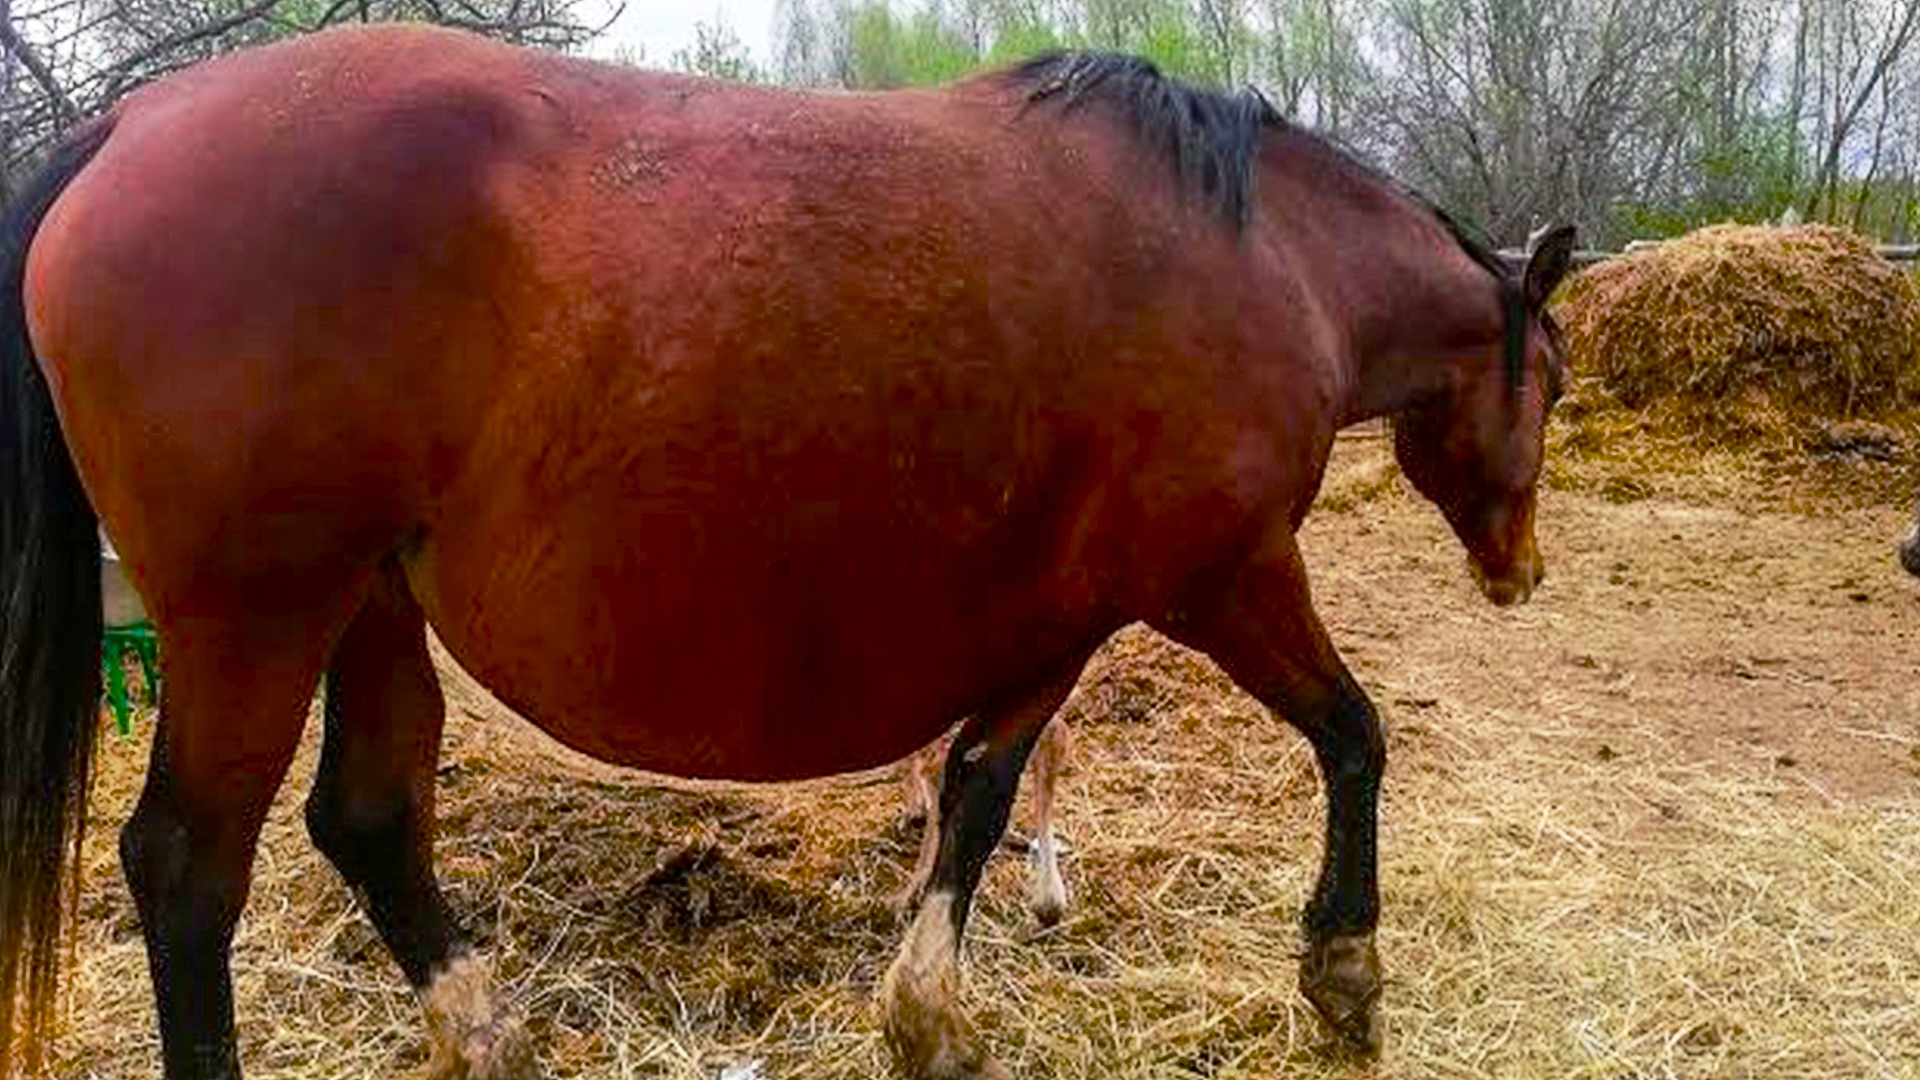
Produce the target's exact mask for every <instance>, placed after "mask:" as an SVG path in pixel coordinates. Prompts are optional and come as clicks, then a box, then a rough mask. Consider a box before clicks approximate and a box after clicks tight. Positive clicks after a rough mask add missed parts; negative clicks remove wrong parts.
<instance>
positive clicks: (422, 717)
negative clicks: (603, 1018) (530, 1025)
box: [307, 563, 536, 1080]
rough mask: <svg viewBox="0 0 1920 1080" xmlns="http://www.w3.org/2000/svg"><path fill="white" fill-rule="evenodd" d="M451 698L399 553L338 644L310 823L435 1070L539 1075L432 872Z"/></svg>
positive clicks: (500, 1076)
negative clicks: (366, 920) (355, 902)
mask: <svg viewBox="0 0 1920 1080" xmlns="http://www.w3.org/2000/svg"><path fill="white" fill-rule="evenodd" d="M444 716H445V703H444V702H443V700H442V699H441V696H440V684H439V680H438V678H437V677H436V676H435V674H434V670H433V660H432V658H431V656H430V655H429V654H428V651H427V638H426V621H425V619H424V617H423V616H422V615H421V613H420V608H419V607H418V605H416V604H415V603H414V600H413V596H412V594H411V593H409V592H408V591H407V587H406V582H405V579H404V577H403V576H402V575H401V573H400V572H399V570H398V569H397V568H396V567H394V566H393V565H392V564H391V563H389V564H388V566H387V567H386V569H385V571H384V572H383V573H382V575H381V577H380V579H379V581H378V582H376V584H375V586H374V588H373V591H372V593H371V594H370V595H369V596H368V598H367V601H366V603H365V605H364V606H362V607H361V609H360V611H359V612H358V613H357V614H356V615H355V616H354V619H353V622H352V623H351V624H350V625H349V626H348V627H347V631H346V633H345V635H344V636H342V637H341V639H340V644H339V646H338V647H337V648H336V649H335V650H334V654H333V662H332V665H331V666H330V667H329V668H328V671H327V700H326V741H325V743H324V745H323V746H322V748H321V753H320V772H319V775H318V776H317V777H316V778H315V781H314V785H313V791H312V794H311V795H309V796H308V799H307V829H308V832H309V833H310V834H311V835H312V836H313V840H314V843H315V845H316V846H318V847H319V848H320V850H321V851H322V852H324V853H325V854H326V856H327V858H328V859H330V860H332V862H333V864H334V866H335V867H337V868H338V869H339V871H340V874H341V876H342V877H344V878H346V880H347V883H348V884H349V885H350V886H352V887H353V888H354V889H355V890H356V891H357V892H358V893H359V895H360V897H361V900H362V902H363V904H364V906H365V908H366V911H367V914H368V916H369V917H370V918H371V919H372V920H373V924H374V927H375V928H376V929H377V930H378V931H379V933H380V937H381V940H383V941H385V942H386V944H387V948H388V950H389V951H391V952H392V953H393V957H394V959H395V960H396V961H398V962H399V964H400V968H401V970H402V971H403V972H404V973H405V974H406V977H407V981H408V983H409V984H411V985H412V986H413V988H414V990H415V991H416V992H418V993H419V994H420V996H421V1002H422V1005H423V1007H424V1008H425V1011H426V1014H427V1026H428V1030H429V1034H430V1035H431V1037H432V1042H433V1060H432V1062H430V1063H429V1065H428V1073H429V1074H430V1075H436V1076H447V1077H458V1078H461V1080H508V1078H513V1080H519V1078H521V1077H531V1076H534V1075H536V1067H535V1063H534V1058H533V1053H532V1048H531V1043H530V1041H529V1040H528V1039H527V1038H526V1036H525V1033H524V1031H523V1030H522V1029H521V1028H520V1026H519V1025H518V1023H517V1022H515V1021H514V1019H513V1018H512V1017H511V1016H510V1015H509V1014H507V1013H506V1012H504V1011H502V1010H500V1009H499V1008H498V1007H497V1006H496V1004H495V1003H494V1001H493V995H492V990H491V987H490V986H489V980H488V975H487V970H486V966H485V964H484V963H483V962H482V961H481V960H479V959H478V958H477V957H475V956H473V955H472V954H471V953H469V951H468V949H467V947H466V943H465V942H464V941H463V940H462V939H461V937H460V934H459V932H458V930H456V929H455V927H454V925H453V920H452V917H451V915H450V913H449V912H448V910H447V905H446V902H445V900H444V899H443V898H442V896H441V894H440V884H439V881H438V880H437V879H436V878H435V876H434V871H433V834H434V828H433V798H434V779H435V773H436V769H435V766H436V763H437V762H438V760H439V755H440V728H441V722H442V720H443V719H444Z"/></svg>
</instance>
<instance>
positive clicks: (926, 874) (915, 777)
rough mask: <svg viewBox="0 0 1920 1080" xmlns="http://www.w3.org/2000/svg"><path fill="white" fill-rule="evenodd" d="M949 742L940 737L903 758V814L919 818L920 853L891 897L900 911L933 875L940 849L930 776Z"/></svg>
mask: <svg viewBox="0 0 1920 1080" xmlns="http://www.w3.org/2000/svg"><path fill="white" fill-rule="evenodd" d="M949 745H951V744H950V742H949V741H948V740H947V739H946V738H945V737H942V738H940V739H938V740H935V741H934V742H933V743H932V744H931V745H929V746H927V747H925V748H924V749H921V750H918V751H916V752H915V753H914V755H913V757H911V758H909V759H908V760H907V774H906V777H905V778H904V783H905V787H906V799H905V802H906V813H907V820H909V821H911V820H913V818H914V817H915V815H916V814H918V815H919V816H920V819H921V820H920V856H919V857H918V858H917V859H915V860H914V863H913V872H912V873H911V874H908V875H907V886H906V888H904V889H901V890H900V895H899V896H898V897H896V898H895V899H894V907H896V908H897V909H899V910H900V911H902V912H905V911H910V910H912V909H913V907H914V905H916V904H918V903H919V902H920V897H921V896H922V895H923V894H924V893H925V892H926V888H927V879H928V878H930V877H932V876H933V859H934V856H935V855H937V854H939V851H940V787H939V785H938V784H936V783H934V780H933V775H934V770H935V769H937V768H939V767H940V766H941V763H942V762H943V761H944V760H945V759H944V758H943V757H942V756H941V751H942V750H945V749H947V747H948V746H949Z"/></svg>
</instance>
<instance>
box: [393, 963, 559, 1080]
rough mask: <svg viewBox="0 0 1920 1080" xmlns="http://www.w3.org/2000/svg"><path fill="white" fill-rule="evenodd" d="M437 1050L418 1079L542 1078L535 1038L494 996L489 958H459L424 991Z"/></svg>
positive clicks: (495, 1079)
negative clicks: (487, 962) (484, 959)
mask: <svg viewBox="0 0 1920 1080" xmlns="http://www.w3.org/2000/svg"><path fill="white" fill-rule="evenodd" d="M424 998H425V1001H424V1004H425V1006H426V1012H427V1034H428V1036H429V1037H430V1038H431V1039H432V1040H433V1056H432V1058H431V1059H430V1060H429V1061H428V1062H427V1064H426V1066H425V1067H424V1068H423V1069H421V1070H420V1071H419V1072H418V1073H417V1074H416V1076H417V1077H418V1080H542V1073H541V1071H540V1061H539V1058H538V1057H536V1056H535V1054H534V1052H533V1039H532V1038H531V1037H530V1036H529V1035H528V1034H527V1029H526V1028H525V1027H524V1026H523V1025H522V1024H521V1023H520V1019H519V1017H518V1016H516V1015H514V1013H513V1012H512V1010H510V1009H508V1008H504V1007H502V1006H501V1005H500V1004H499V1003H498V1002H496V1001H495V1000H494V997H493V988H492V980H491V977H490V975H489V973H488V970H487V967H486V965H485V963H483V962H481V961H479V960H478V959H476V958H474V957H471V956H462V957H457V958H455V959H454V960H453V961H452V962H451V963H450V964H448V965H447V967H446V968H445V969H443V970H442V971H441V972H440V974H439V975H438V976H437V977H436V978H435V979H434V981H433V983H432V984H431V985H430V986H429V987H428V988H427V991H426V993H425V995H424Z"/></svg>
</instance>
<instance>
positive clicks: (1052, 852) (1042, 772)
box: [894, 720, 1073, 926]
mask: <svg viewBox="0 0 1920 1080" xmlns="http://www.w3.org/2000/svg"><path fill="white" fill-rule="evenodd" d="M1072 747H1073V734H1072V732H1070V731H1069V730H1067V725H1066V722H1065V721H1064V720H1056V721H1054V722H1052V723H1050V724H1048V725H1047V726H1046V727H1045V728H1044V729H1043V730H1042V731H1041V734H1040V739H1039V741H1038V742H1037V743H1035V744H1034V748H1033V756H1032V761H1031V764H1030V766H1029V770H1028V774H1027V779H1028V782H1029V783H1030V784H1032V791H1033V822H1034V824H1033V830H1034V836H1033V846H1032V848H1031V849H1030V850H1031V856H1032V860H1033V889H1032V896H1033V899H1032V907H1033V915H1034V918H1036V919H1038V920H1039V921H1040V925H1041V926H1052V925H1054V924H1055V923H1058V922H1059V921H1060V917H1061V916H1062V915H1063V914H1065V913H1066V910H1067V886H1066V883H1065V882H1064V881H1062V880H1061V878H1060V859H1059V855H1058V853H1057V851H1056V849H1055V844H1054V838H1053V792H1054V787H1055V786H1056V785H1057V784H1058V783H1059V776H1060V771H1061V769H1062V768H1064V767H1065V763H1066V757H1067V752H1068V751H1069V750H1070V749H1072ZM943 749H945V744H944V740H942V741H941V742H936V743H934V744H933V745H931V746H928V747H927V748H926V749H924V750H921V751H919V752H918V753H916V754H914V755H913V757H912V758H910V759H908V761H907V772H906V776H905V777H904V778H903V784H904V786H905V788H906V798H905V801H906V814H907V818H908V820H912V819H913V818H914V817H915V816H916V814H922V815H924V818H923V820H922V822H921V828H920V856H919V858H918V859H916V860H915V861H914V864H913V873H911V874H909V875H908V876H907V886H906V888H904V889H902V890H901V891H900V896H899V898H898V899H897V900H896V901H895V904H894V906H895V907H897V908H899V909H900V910H902V911H907V910H910V909H912V908H913V907H914V905H916V904H918V903H919V902H920V898H921V896H922V895H924V894H925V892H926V888H927V879H928V878H930V877H932V876H933V860H934V857H935V856H936V855H937V854H938V853H939V850H940V811H939V806H940V803H939V800H940V789H939V787H938V786H937V785H936V784H935V783H934V782H933V770H934V769H935V768H936V767H937V766H938V765H939V764H940V762H941V761H942V760H944V759H943V758H942V757H941V756H940V752H941V751H942V750H943Z"/></svg>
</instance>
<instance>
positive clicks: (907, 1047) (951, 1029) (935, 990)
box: [880, 894, 1008, 1080]
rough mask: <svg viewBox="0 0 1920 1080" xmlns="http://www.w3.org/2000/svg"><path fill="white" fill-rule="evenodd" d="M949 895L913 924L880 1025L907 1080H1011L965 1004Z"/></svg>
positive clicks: (889, 978)
mask: <svg viewBox="0 0 1920 1080" xmlns="http://www.w3.org/2000/svg"><path fill="white" fill-rule="evenodd" d="M951 908H952V905H951V902H950V898H949V897H948V896H946V895H945V894H939V895H935V896H934V897H932V898H931V899H930V900H929V901H928V902H927V903H926V904H925V905H923V906H922V907H921V909H920V914H919V915H918V916H917V917H916V918H915V919H914V924H913V929H912V930H910V931H909V932H908V935H907V941H906V943H905V944H904V945H903V947H902V948H901V950H900V955H899V956H897V957H895V958H894V961H893V964H892V966H891V967H889V968H888V969H887V974H886V977H885V978H884V979H883V980H881V984H880V1007H881V1010H882V1017H881V1026H882V1029H883V1030H884V1031H885V1033H886V1041H887V1050H888V1052H889V1053H890V1054H891V1056H892V1058H893V1067H894V1073H895V1074H896V1075H897V1076H899V1077H901V1078H902V1080H1008V1076H1007V1071H1006V1070H1005V1069H1003V1068H1001V1067H1000V1064H999V1062H996V1061H994V1060H993V1058H992V1057H990V1056H988V1054H987V1053H986V1051H984V1050H982V1049H981V1048H980V1043H979V1040H978V1039H977V1038H976V1037H975V1035H974V1031H973V1025H972V1023H970V1022H969V1021H968V1020H967V1017H966V1013H965V1011H964V1010H963V1009H962V1008H961V1004H960V969H959V966H958V963H957V961H958V956H957V947H958V935H956V934H955V933H954V932H953V926H952V923H951V922H949V920H948V912H949V911H950V910H951Z"/></svg>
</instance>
